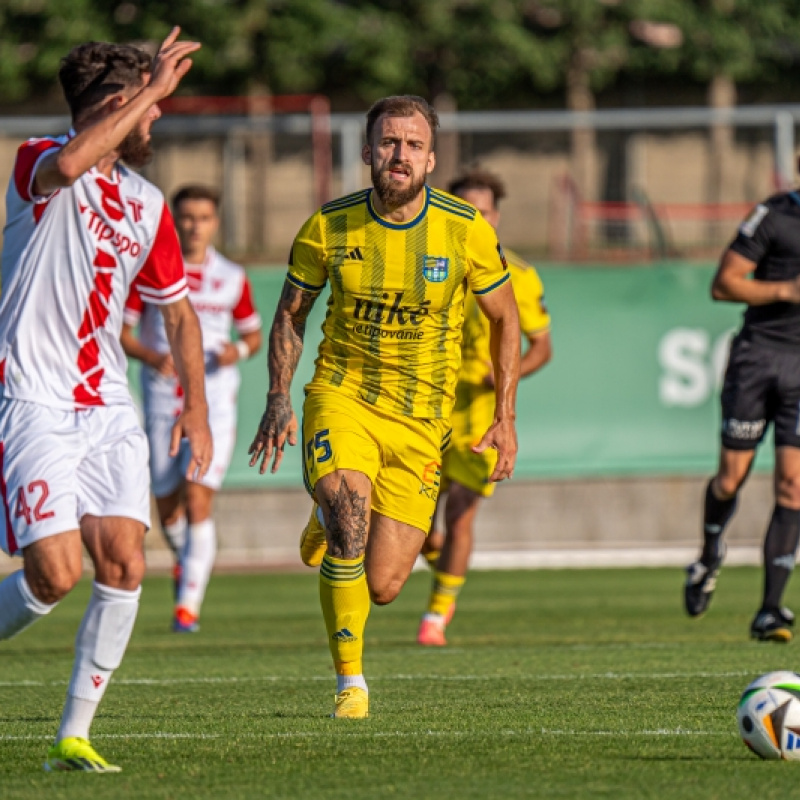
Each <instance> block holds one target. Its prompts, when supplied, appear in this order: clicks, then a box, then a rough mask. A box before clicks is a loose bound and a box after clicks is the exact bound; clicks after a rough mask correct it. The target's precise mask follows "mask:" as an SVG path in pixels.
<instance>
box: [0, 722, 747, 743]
mask: <svg viewBox="0 0 800 800" xmlns="http://www.w3.org/2000/svg"><path fill="white" fill-rule="evenodd" d="M336 728H337V729H336V730H335V731H334V730H333V729H331V730H330V731H287V732H285V733H236V734H235V737H236V739H323V738H325V739H327V738H331V737H333V736H335V737H336V739H342V738H356V739H361V738H370V739H374V738H386V739H394V738H396V739H416V738H423V737H440V738H448V737H453V738H458V737H482V736H507V737H515V736H619V737H646V736H735V735H736V732H735V731H703V730H700V731H696V730H688V729H685V728H675V729H668V728H663V729H656V730H638V731H626V730H621V731H607V730H601V731H592V730H588V731H580V730H558V729H549V728H526V729H522V730H500V731H496V730H486V731H476V730H470V731H431V730H427V731H370V730H363V731H342V730H341V727H340V726H336ZM225 736H226V734H222V733H166V732H162V731H155V732H153V733H95V734H93V736H92V739H93V740H95V739H196V740H201V739H223V738H225ZM52 738H53V737H52V736H41V735H33V734H23V735H19V736H15V735H13V734H10V735H7V736H3V735H0V742H32V741H44V740H52Z"/></svg>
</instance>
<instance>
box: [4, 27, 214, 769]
mask: <svg viewBox="0 0 800 800" xmlns="http://www.w3.org/2000/svg"><path fill="white" fill-rule="evenodd" d="M178 33H179V29H178V28H174V29H173V30H172V32H171V33H170V35H169V36H168V37H167V39H166V40H165V41H164V43H163V45H162V47H161V50H160V51H159V53H158V55H157V56H156V58H155V60H152V61H151V58H150V56H148V55H147V54H146V53H144V52H142V51H141V50H139V49H138V48H135V47H132V46H127V45H114V44H105V43H97V42H90V43H88V44H84V45H80V46H78V47H76V48H74V49H73V50H72V51H71V52H70V53H69V54H68V55H67V56H66V57H65V58H64V59H63V61H62V62H61V68H60V70H59V79H60V81H61V85H62V87H63V90H64V94H65V96H66V99H67V102H68V104H69V106H70V110H71V112H72V130H70V132H69V133H68V134H67V135H65V136H59V137H52V138H50V137H48V138H44V139H33V140H29V141H28V142H26V143H25V144H23V145H22V146H21V147H20V148H19V151H18V152H17V158H16V162H15V164H14V170H13V174H12V177H11V181H10V186H9V189H8V193H7V223H6V227H5V231H4V246H3V255H2V281H3V293H2V299H0V376H1V377H2V397H1V398H0V494H2V501H3V507H4V509H5V513H4V514H2V515H1V516H0V519H1V520H2V521H1V522H0V545H2V548H3V550H4V551H5V552H6V553H8V554H9V555H15V554H17V555H18V554H21V555H22V559H23V569H22V570H20V571H19V572H16V573H14V574H13V575H11V576H10V577H8V578H6V579H5V580H4V581H3V582H2V583H0V639H8V638H10V637H11V636H14V635H15V634H17V633H19V632H20V631H22V630H23V629H25V628H27V627H28V626H29V625H31V624H33V623H34V622H36V621H37V620H38V619H40V618H41V617H43V616H45V615H46V614H49V613H50V611H52V610H53V608H54V607H55V605H56V604H57V603H58V602H59V601H60V600H61V599H62V598H63V597H64V596H65V595H66V594H67V593H68V592H69V591H70V590H71V589H72V588H73V587H74V586H75V584H76V583H77V581H78V579H79V578H80V576H81V572H82V546H85V547H86V549H87V551H88V553H89V557H90V558H91V560H92V563H93V564H94V574H95V580H94V584H93V587H92V595H91V599H90V600H89V604H88V607H87V609H86V612H85V614H84V617H83V622H82V623H81V626H80V629H79V630H78V634H77V638H76V640H75V663H74V668H73V671H72V677H71V678H70V681H69V684H68V687H67V700H66V705H65V707H64V712H63V716H62V718H61V725H60V727H59V730H58V733H57V735H56V741H55V744H54V745H53V747H52V748H51V749H50V751H49V752H48V755H47V760H46V761H45V763H44V767H45V769H46V770H85V771H92V772H118V771H119V767H117V766H114V765H112V764H109V763H108V762H107V761H106V760H105V759H104V758H102V757H101V756H99V755H98V754H97V752H96V751H95V750H94V748H93V747H92V746H91V744H90V743H89V741H88V740H89V728H90V725H91V723H92V719H93V718H94V715H95V712H96V710H97V706H98V704H99V702H100V700H101V698H102V696H103V693H104V692H105V690H106V687H107V686H108V682H109V680H110V678H111V675H112V673H113V672H114V670H115V669H116V668H117V667H118V666H119V664H120V662H121V661H122V657H123V654H124V653H125V649H126V647H127V645H128V640H129V638H130V635H131V631H132V630H133V624H134V620H135V619H136V612H137V609H138V606H139V594H140V591H141V589H140V585H141V581H142V577H143V576H144V571H145V563H144V553H143V545H144V535H145V531H146V530H147V527H148V525H149V524H150V499H149V482H148V479H147V440H146V438H145V435H144V432H143V431H142V429H141V427H140V426H139V422H138V419H137V415H136V411H135V409H134V406H133V402H132V400H131V397H130V394H129V392H128V384H127V378H126V361H125V355H124V354H123V352H122V348H121V347H120V343H119V335H120V329H121V327H122V307H123V304H124V302H125V298H126V297H127V296H128V293H129V291H130V288H131V286H132V285H135V286H136V287H137V288H138V290H139V292H141V294H142V296H143V297H147V298H148V300H149V301H150V302H153V303H154V304H156V305H158V306H159V307H160V309H161V312H162V313H163V315H164V321H165V325H166V329H167V335H168V337H169V341H170V345H171V351H172V357H173V359H174V362H175V367H176V369H177V371H178V374H179V375H180V379H181V383H182V385H183V386H184V387H185V391H186V402H185V405H184V408H183V412H182V414H181V416H180V417H179V418H178V420H177V421H176V423H175V426H174V428H173V431H172V445H173V448H174V449H176V450H177V447H178V443H179V441H180V439H181V437H182V436H185V437H186V438H187V439H188V440H189V442H190V445H191V449H192V459H191V463H190V464H189V465H188V468H189V471H190V472H191V473H192V474H194V473H199V474H202V473H204V472H205V471H206V470H207V469H208V466H209V464H210V461H211V454H212V446H211V434H210V431H209V429H208V421H207V414H208V410H207V406H206V400H205V392H204V390H203V352H202V347H201V339H200V326H199V324H198V322H197V316H196V315H195V313H194V311H193V310H192V307H191V305H190V303H189V299H188V297H187V296H186V295H187V287H186V277H185V275H184V270H183V260H182V259H181V252H180V247H179V246H178V241H177V238H176V236H175V229H174V226H173V223H172V216H171V214H170V213H169V209H168V208H167V207H166V205H165V203H164V198H163V196H162V194H161V192H159V191H158V189H156V188H155V187H154V186H153V185H151V184H150V183H148V182H147V181H145V180H144V179H143V178H141V177H140V176H139V175H137V174H136V173H135V172H132V171H130V170H129V169H128V166H125V165H124V164H123V163H122V162H123V161H124V162H125V163H126V164H127V165H129V166H134V167H135V166H141V165H142V164H143V163H145V162H146V161H147V159H148V156H149V152H150V149H149V139H150V126H151V125H152V123H153V121H154V120H156V119H157V118H158V117H159V116H160V111H159V109H158V105H157V104H158V102H159V100H161V99H162V98H164V97H167V96H168V95H170V94H171V93H172V92H173V91H174V90H175V88H176V87H177V86H178V83H179V82H180V80H181V78H182V77H183V76H184V75H185V74H186V72H187V71H188V69H189V68H190V66H191V61H189V60H188V59H187V58H186V56H188V55H189V54H190V53H192V52H193V51H195V50H197V49H198V48H199V46H200V45H199V44H196V43H193V42H178V41H177V37H178Z"/></svg>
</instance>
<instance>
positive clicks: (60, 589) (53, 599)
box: [25, 563, 82, 606]
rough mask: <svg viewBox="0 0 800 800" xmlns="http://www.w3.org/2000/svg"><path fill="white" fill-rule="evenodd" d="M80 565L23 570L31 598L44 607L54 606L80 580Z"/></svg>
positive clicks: (61, 565) (60, 565)
mask: <svg viewBox="0 0 800 800" xmlns="http://www.w3.org/2000/svg"><path fill="white" fill-rule="evenodd" d="M81 572H82V565H81V564H80V563H77V564H59V565H58V568H57V569H52V570H48V569H28V568H26V570H25V580H26V581H27V582H28V586H29V587H30V590H31V592H32V593H33V596H34V597H35V598H36V599H37V600H39V601H41V602H42V603H45V604H46V605H50V606H51V605H55V604H56V603H58V602H60V601H61V600H63V599H64V598H65V597H66V596H67V595H68V594H69V593H70V592H71V591H72V589H73V588H74V587H75V584H76V583H77V582H78V581H79V580H80V577H81Z"/></svg>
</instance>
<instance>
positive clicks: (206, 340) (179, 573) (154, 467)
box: [122, 185, 261, 633]
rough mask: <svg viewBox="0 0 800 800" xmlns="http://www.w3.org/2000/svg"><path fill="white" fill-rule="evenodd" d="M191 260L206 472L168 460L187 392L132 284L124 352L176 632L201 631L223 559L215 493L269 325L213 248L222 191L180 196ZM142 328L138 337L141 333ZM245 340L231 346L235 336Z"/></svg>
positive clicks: (179, 217) (182, 232)
mask: <svg viewBox="0 0 800 800" xmlns="http://www.w3.org/2000/svg"><path fill="white" fill-rule="evenodd" d="M172 209H173V212H174V214H175V225H176V227H177V230H178V238H179V239H180V244H181V251H182V253H183V260H184V266H185V268H186V277H187V280H188V283H189V299H190V300H191V303H192V306H193V307H194V309H195V311H196V312H197V316H198V318H199V320H200V327H201V329H202V331H203V350H204V352H205V361H206V397H207V398H208V407H209V423H210V425H211V435H212V436H213V439H214V459H213V461H212V462H211V468H210V469H209V470H208V472H207V473H206V474H205V475H204V476H203V477H199V478H195V479H192V480H185V478H184V475H185V472H186V466H185V464H186V459H187V458H188V456H189V453H188V451H187V449H186V448H182V450H181V452H179V453H178V454H177V455H170V453H169V431H170V428H171V426H172V424H173V421H174V419H175V416H176V415H177V414H179V413H180V411H181V409H182V408H183V390H182V389H181V385H180V383H179V382H178V376H177V375H176V373H175V368H174V364H173V362H172V358H171V356H170V354H169V342H168V341H167V337H166V332H165V330H164V323H163V321H162V319H161V315H160V314H159V313H158V308H157V307H156V306H155V305H153V304H152V302H150V301H149V300H146V299H145V296H144V295H143V294H142V292H141V291H140V290H138V289H137V287H135V286H134V289H133V291H132V292H131V295H130V297H129V298H128V301H127V303H126V304H125V324H124V325H123V328H122V347H123V349H124V350H125V352H126V353H127V354H128V355H129V356H130V357H131V358H136V359H138V360H139V361H141V362H142V394H143V400H144V414H145V430H146V431H147V438H148V440H149V442H150V476H151V478H152V482H153V494H155V497H156V504H157V506H158V514H159V517H160V519H161V527H162V529H163V531H164V535H165V536H166V538H167V541H168V542H169V544H170V547H171V548H172V551H173V553H174V554H175V559H176V568H177V569H176V577H178V582H177V592H176V595H177V596H176V604H175V619H174V622H173V630H175V631H176V632H180V633H193V632H194V631H196V630H198V617H199V615H200V607H201V605H202V602H203V597H204V595H205V591H206V587H207V585H208V580H209V577H210V575H211V569H212V567H213V566H214V558H215V556H216V550H217V547H216V530H215V526H214V520H213V518H212V510H213V503H214V495H215V493H216V492H217V491H218V490H219V488H220V487H221V486H222V480H223V478H224V477H225V473H226V472H227V470H228V465H229V464H230V460H231V455H232V454H233V447H234V444H235V443H236V395H237V392H238V389H239V382H240V377H239V370H238V369H237V368H236V364H237V363H238V362H239V361H242V360H244V359H246V358H249V357H250V356H252V355H253V354H254V353H256V352H257V351H258V350H259V349H260V347H261V317H260V316H259V315H258V312H257V311H256V309H255V306H254V305H253V295H252V291H251V289H250V282H249V281H248V280H247V274H246V273H245V271H244V269H243V268H242V267H240V266H239V265H238V264H234V263H233V262H232V261H229V260H228V259H227V258H225V257H224V256H223V255H221V254H220V253H218V252H217V251H216V250H215V249H214V248H213V247H212V245H211V243H212V241H213V239H214V236H215V234H216V232H217V229H218V227H219V196H218V193H217V192H216V191H215V190H213V189H211V188H209V187H205V186H196V185H193V186H186V187H184V188H182V189H180V190H179V191H178V192H177V193H176V194H175V196H174V197H173V198H172ZM137 325H139V337H138V338H137V337H136V335H135V333H134V328H135V327H136V326H137ZM232 327H233V328H235V329H236V332H237V334H238V335H239V339H238V341H236V342H235V343H233V342H231V328H232Z"/></svg>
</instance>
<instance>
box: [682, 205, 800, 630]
mask: <svg viewBox="0 0 800 800" xmlns="http://www.w3.org/2000/svg"><path fill="white" fill-rule="evenodd" d="M711 293H712V296H713V297H714V299H715V300H721V301H724V302H729V303H747V309H746V310H745V313H744V324H743V325H742V328H741V330H740V331H739V333H738V334H737V335H736V337H735V338H734V339H733V342H732V343H731V348H730V356H729V358H728V367H727V370H726V372H725V382H724V385H723V387H722V398H721V401H722V437H721V438H722V446H721V448H720V456H719V466H718V468H717V473H716V475H714V477H713V478H712V479H711V480H710V481H709V483H708V486H707V487H706V494H705V504H704V509H703V549H702V552H701V554H700V558H699V560H698V561H696V562H695V563H694V564H691V565H690V566H689V567H688V568H687V573H688V574H687V578H686V583H685V586H684V602H685V606H686V611H687V613H688V614H689V615H690V616H692V617H697V616H699V615H700V614H702V613H703V612H704V611H705V610H706V609H707V608H708V604H709V603H710V602H711V596H712V593H713V592H714V589H715V587H716V581H717V575H718V573H719V570H720V567H721V566H722V561H723V559H724V557H725V547H724V544H723V541H722V536H723V533H724V531H725V527H726V526H727V524H728V522H729V521H730V519H731V517H732V516H733V513H734V511H735V510H736V502H737V498H738V495H739V490H740V489H741V487H742V485H743V484H744V482H745V480H746V479H747V476H748V475H749V474H750V468H751V467H752V465H753V458H754V456H755V453H756V448H757V447H758V445H759V444H760V443H761V441H762V440H763V439H764V435H765V434H766V432H767V428H768V427H769V425H770V423H772V424H773V425H774V432H775V481H774V486H775V507H774V509H773V511H772V519H771V520H770V522H769V527H768V528H767V533H766V537H765V539H764V590H763V595H762V600H761V607H760V608H759V610H758V612H757V613H756V615H755V617H754V618H753V621H752V623H751V625H750V635H751V636H752V638H754V639H759V640H762V641H769V640H771V641H778V642H788V641H789V640H791V638H792V630H791V629H792V626H793V625H794V615H793V614H792V612H791V611H790V610H789V609H788V608H783V607H782V600H783V593H784V590H785V588H786V584H787V582H788V580H789V577H790V576H791V574H792V570H793V569H794V562H795V554H796V552H797V545H798V540H800V194H798V193H797V192H788V193H783V194H778V195H774V196H773V197H770V198H769V199H768V200H765V201H764V202H763V203H760V204H759V205H757V206H756V207H755V209H753V211H752V213H751V214H750V216H749V217H748V218H747V219H746V220H745V221H744V222H743V223H742V224H741V225H740V227H739V233H738V235H737V237H736V238H735V239H734V241H733V242H732V243H731V245H730V247H729V248H728V249H727V251H726V252H725V253H724V255H723V257H722V260H721V262H720V265H719V268H718V269H717V272H716V275H715V276H714V280H713V283H712V286H711Z"/></svg>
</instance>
